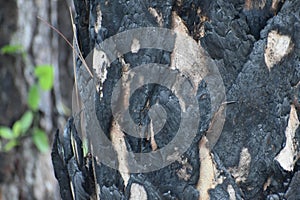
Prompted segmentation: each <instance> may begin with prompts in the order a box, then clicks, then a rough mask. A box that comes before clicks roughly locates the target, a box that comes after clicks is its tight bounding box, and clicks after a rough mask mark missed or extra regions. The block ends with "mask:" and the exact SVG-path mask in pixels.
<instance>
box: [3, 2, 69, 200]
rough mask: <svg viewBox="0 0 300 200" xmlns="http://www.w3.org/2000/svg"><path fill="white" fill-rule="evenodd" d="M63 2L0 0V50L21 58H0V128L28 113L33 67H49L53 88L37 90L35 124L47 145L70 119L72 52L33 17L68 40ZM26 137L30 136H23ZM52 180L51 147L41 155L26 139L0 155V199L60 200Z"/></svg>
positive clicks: (31, 141)
mask: <svg viewBox="0 0 300 200" xmlns="http://www.w3.org/2000/svg"><path fill="white" fill-rule="evenodd" d="M69 6H72V2H70V1H67V0H58V1H38V0H12V1H4V0H0V26H1V28H0V38H1V40H0V48H1V47H3V46H5V45H20V46H21V47H22V51H23V52H24V53H25V56H24V57H22V55H21V53H18V52H15V53H12V54H1V55H0V83H1V84H0V102H1V105H0V113H1V115H0V125H1V126H9V127H11V126H12V125H13V123H14V122H15V121H16V120H18V119H20V117H21V116H22V114H24V112H25V111H26V110H28V105H27V96H28V90H29V88H30V86H31V85H32V84H33V83H34V82H35V81H36V80H34V79H35V78H34V75H33V74H34V67H35V66H37V65H43V64H49V65H52V66H53V67H54V74H55V76H54V79H55V81H54V86H53V89H52V90H51V91H47V92H41V93H40V94H41V96H40V98H41V99H40V104H39V108H38V113H37V115H36V116H35V118H34V120H35V123H36V124H37V126H38V127H40V128H41V129H43V130H45V131H46V133H47V135H48V137H49V141H50V145H51V141H52V140H53V133H54V132H55V131H56V129H57V128H59V127H61V126H62V125H63V124H64V123H65V116H67V115H70V109H71V94H72V92H71V91H72V85H73V66H72V49H70V47H69V46H67V45H66V43H65V41H63V40H62V39H61V37H60V36H58V34H57V33H55V32H53V30H52V29H51V28H50V27H49V26H47V25H46V24H45V23H43V22H42V21H41V20H39V19H38V18H37V16H40V17H41V18H43V19H44V20H46V21H48V22H49V23H51V24H53V25H54V26H55V27H57V28H58V29H59V30H60V31H61V32H62V33H63V34H64V35H66V36H67V38H69V40H70V38H71V36H72V29H71V25H70V17H69V12H68V11H69ZM28 135H29V134H28ZM0 140H2V139H0ZM58 191H59V190H58V186H57V181H56V180H55V178H54V173H53V168H52V164H51V157H50V149H49V150H48V152H46V153H41V152H39V151H38V150H37V148H36V147H35V145H34V144H33V140H32V137H29V136H25V137H24V138H22V139H21V141H20V145H18V146H17V147H15V148H13V149H12V150H11V151H9V152H0V199H1V200H11V199H12V200H15V199H60V197H59V194H58Z"/></svg>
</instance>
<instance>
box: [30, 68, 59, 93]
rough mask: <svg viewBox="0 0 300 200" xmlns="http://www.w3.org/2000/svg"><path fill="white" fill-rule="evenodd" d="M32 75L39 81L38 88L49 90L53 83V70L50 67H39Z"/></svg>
mask: <svg viewBox="0 0 300 200" xmlns="http://www.w3.org/2000/svg"><path fill="white" fill-rule="evenodd" d="M34 73H35V75H36V77H37V78H38V80H39V85H40V87H41V88H42V89H43V90H45V91H47V90H51V88H52V86H53V81H54V69H53V67H52V66H51V65H39V66H36V67H35V70H34Z"/></svg>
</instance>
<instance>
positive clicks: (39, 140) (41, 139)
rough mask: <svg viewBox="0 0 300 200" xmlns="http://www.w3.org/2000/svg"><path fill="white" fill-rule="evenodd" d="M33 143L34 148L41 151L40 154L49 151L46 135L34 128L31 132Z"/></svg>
mask: <svg viewBox="0 0 300 200" xmlns="http://www.w3.org/2000/svg"><path fill="white" fill-rule="evenodd" d="M33 142H34V144H35V146H36V147H37V148H38V149H39V150H40V151H41V152H43V153H44V152H47V151H48V149H49V142H48V137H47V135H46V133H45V132H44V131H43V130H41V129H38V128H36V129H35V130H34V132H33Z"/></svg>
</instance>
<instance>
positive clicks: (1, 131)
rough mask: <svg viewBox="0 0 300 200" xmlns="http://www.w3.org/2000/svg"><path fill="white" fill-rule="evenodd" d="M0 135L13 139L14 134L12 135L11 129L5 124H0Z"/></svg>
mask: <svg viewBox="0 0 300 200" xmlns="http://www.w3.org/2000/svg"><path fill="white" fill-rule="evenodd" d="M0 136H1V137H2V138H4V139H8V140H9V139H13V138H14V135H13V131H12V130H11V129H10V128H9V127H6V126H1V127H0Z"/></svg>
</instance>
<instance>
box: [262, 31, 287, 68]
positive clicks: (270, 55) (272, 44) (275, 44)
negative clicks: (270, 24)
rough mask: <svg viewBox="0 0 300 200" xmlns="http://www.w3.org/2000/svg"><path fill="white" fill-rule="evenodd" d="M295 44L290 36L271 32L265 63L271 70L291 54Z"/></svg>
mask: <svg viewBox="0 0 300 200" xmlns="http://www.w3.org/2000/svg"><path fill="white" fill-rule="evenodd" d="M292 47H293V43H292V42H291V37H290V36H288V35H280V34H279V33H278V32H277V31H274V30H273V31H271V32H270V33H269V34H268V38H267V47H266V49H265V54H264V57H265V63H266V65H267V67H268V69H269V70H271V69H272V67H273V66H274V65H275V64H277V63H279V62H280V61H281V59H282V58H283V57H284V56H286V55H287V54H288V53H290V52H291V50H292Z"/></svg>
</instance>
